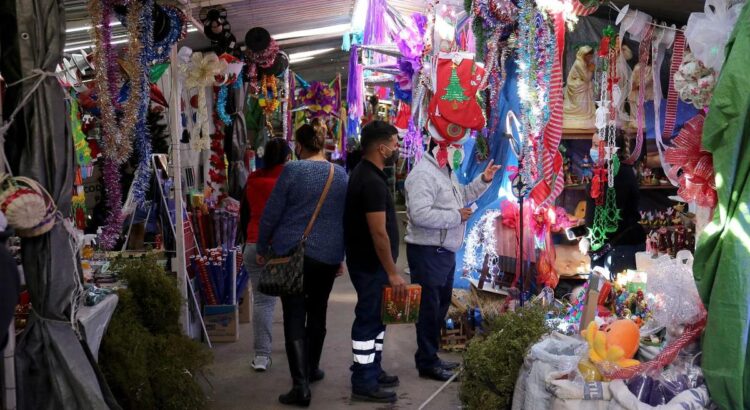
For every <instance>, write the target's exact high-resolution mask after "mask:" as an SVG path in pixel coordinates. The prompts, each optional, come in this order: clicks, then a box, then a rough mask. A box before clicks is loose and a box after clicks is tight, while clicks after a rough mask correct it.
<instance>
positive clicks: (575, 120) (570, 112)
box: [563, 46, 596, 129]
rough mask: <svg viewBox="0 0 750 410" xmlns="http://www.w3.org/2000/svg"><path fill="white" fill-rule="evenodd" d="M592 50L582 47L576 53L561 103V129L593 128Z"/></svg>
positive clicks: (594, 111) (594, 113)
mask: <svg viewBox="0 0 750 410" xmlns="http://www.w3.org/2000/svg"><path fill="white" fill-rule="evenodd" d="M594 69H595V67H594V50H593V49H592V48H591V47H589V46H583V47H581V48H580V49H578V52H577V53H576V61H575V63H573V67H571V68H570V72H569V73H568V81H567V82H566V84H565V100H564V103H563V128H568V129H571V128H573V129H591V128H594V117H595V115H596V104H594V85H593V83H592V82H591V80H592V78H593V76H594Z"/></svg>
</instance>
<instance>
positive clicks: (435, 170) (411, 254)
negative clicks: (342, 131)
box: [405, 142, 500, 381]
mask: <svg viewBox="0 0 750 410" xmlns="http://www.w3.org/2000/svg"><path fill="white" fill-rule="evenodd" d="M434 148H435V143H434V142H431V143H430V149H429V150H428V153H426V154H425V155H424V157H423V158H422V160H421V161H419V162H418V163H417V165H416V166H415V167H414V169H413V170H412V171H411V173H409V176H408V177H406V184H405V185H406V207H407V213H408V216H409V222H408V225H407V228H406V244H407V245H406V246H407V247H406V256H407V259H408V261H409V269H410V271H411V281H412V283H417V284H419V285H421V286H422V302H421V304H420V308H419V318H418V319H417V353H416V354H415V355H414V359H415V361H416V365H417V370H419V376H420V377H425V378H430V379H434V380H440V381H446V380H448V379H450V378H451V377H452V376H453V372H452V370H453V369H455V368H456V367H458V366H459V364H458V363H449V362H444V361H442V360H440V358H439V357H438V355H437V352H438V348H439V347H440V329H441V328H442V326H443V324H444V321H445V316H446V315H447V313H448V307H449V306H450V303H451V297H452V293H453V274H454V272H455V270H456V253H455V252H456V251H457V250H458V249H459V248H460V247H461V244H462V243H463V240H464V233H465V230H466V221H467V220H468V219H469V217H470V216H471V214H472V210H471V209H470V208H468V206H469V205H470V204H472V203H473V202H474V201H476V200H477V199H478V198H479V197H480V196H481V195H482V194H483V193H484V191H485V190H486V189H487V187H489V185H490V183H491V182H492V179H493V178H494V177H495V173H496V172H497V170H498V169H500V166H499V165H493V161H492V160H490V162H489V164H488V165H487V168H485V170H484V172H483V173H482V175H480V176H479V177H477V179H475V180H474V181H473V182H471V183H470V184H469V185H467V186H464V185H461V184H460V183H459V182H458V180H457V178H456V175H455V172H453V171H451V169H450V168H449V167H448V166H447V165H446V166H443V167H441V166H440V165H439V164H438V161H437V160H436V159H435V157H434V155H433V152H434Z"/></svg>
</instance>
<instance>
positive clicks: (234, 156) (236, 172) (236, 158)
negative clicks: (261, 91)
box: [224, 86, 248, 201]
mask: <svg viewBox="0 0 750 410" xmlns="http://www.w3.org/2000/svg"><path fill="white" fill-rule="evenodd" d="M245 90H246V88H245V87H244V86H243V87H240V88H238V89H234V88H232V89H231V90H230V97H231V101H230V104H231V106H232V108H233V110H232V124H231V126H229V127H227V129H226V131H227V140H226V141H225V144H224V146H225V148H224V151H225V152H226V154H227V161H228V162H229V169H228V170H227V185H228V188H229V189H228V192H229V196H231V197H232V198H234V199H236V200H238V201H239V200H240V199H242V194H243V192H244V189H245V180H247V175H248V174H247V171H246V169H245V163H244V161H243V159H244V157H245V149H246V147H247V145H248V139H247V125H246V123H245V98H246V96H247V92H246V91H245Z"/></svg>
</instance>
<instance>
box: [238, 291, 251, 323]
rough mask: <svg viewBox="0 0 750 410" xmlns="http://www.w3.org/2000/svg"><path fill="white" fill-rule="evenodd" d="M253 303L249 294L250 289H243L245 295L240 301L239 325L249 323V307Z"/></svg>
mask: <svg viewBox="0 0 750 410" xmlns="http://www.w3.org/2000/svg"><path fill="white" fill-rule="evenodd" d="M252 303H253V297H252V295H251V294H250V287H249V286H248V287H247V288H246V289H245V293H244V294H243V295H242V299H240V302H239V304H240V323H250V305H251V304H252Z"/></svg>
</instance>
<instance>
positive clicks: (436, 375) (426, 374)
mask: <svg viewBox="0 0 750 410" xmlns="http://www.w3.org/2000/svg"><path fill="white" fill-rule="evenodd" d="M419 377H422V378H425V379H432V380H437V381H441V382H445V381H448V379H450V378H451V377H453V372H452V371H450V370H445V369H443V368H442V367H433V368H431V369H419Z"/></svg>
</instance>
